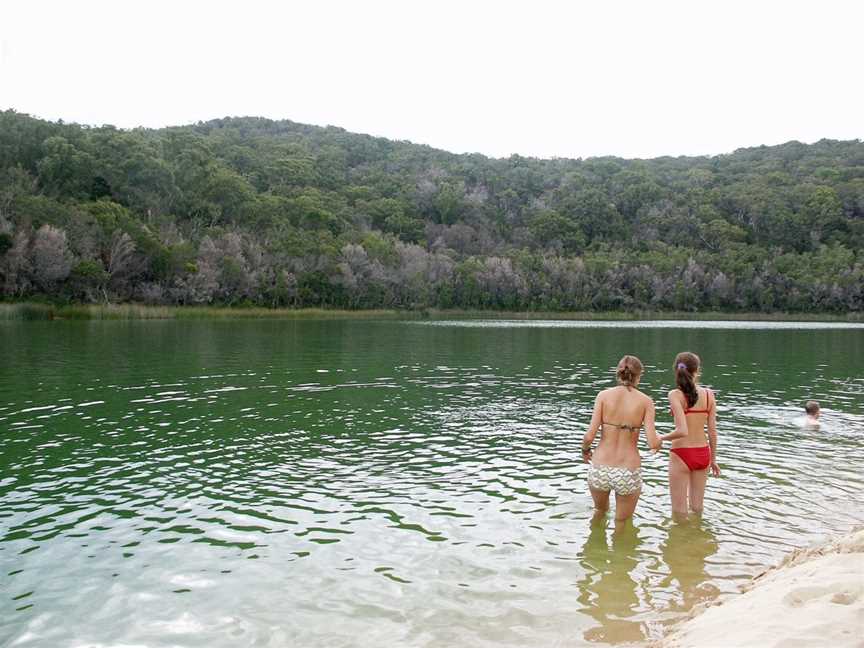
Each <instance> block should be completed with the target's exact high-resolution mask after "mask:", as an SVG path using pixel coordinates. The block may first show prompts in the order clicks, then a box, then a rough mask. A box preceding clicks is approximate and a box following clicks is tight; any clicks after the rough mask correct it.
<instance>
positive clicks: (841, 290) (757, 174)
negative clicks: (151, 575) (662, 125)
mask: <svg viewBox="0 0 864 648" xmlns="http://www.w3.org/2000/svg"><path fill="white" fill-rule="evenodd" d="M862 250H864V143H862V142H861V141H830V140H823V141H820V142H818V143H816V144H812V145H805V144H801V143H799V142H789V143H786V144H783V145H781V146H772V147H766V146H761V147H757V148H749V149H741V150H738V151H736V152H734V153H732V154H728V155H718V156H713V157H663V158H657V159H652V160H625V159H620V158H612V157H608V158H589V159H585V160H571V159H536V158H525V157H521V156H518V155H514V156H511V157H509V158H506V159H492V158H487V157H485V156H482V155H476V154H475V155H455V154H451V153H447V152H445V151H440V150H436V149H433V148H430V147H428V146H421V145H416V144H412V143H410V142H398V141H389V140H386V139H382V138H375V137H370V136H367V135H358V134H353V133H348V132H346V131H345V130H343V129H340V128H335V127H327V128H320V127H314V126H307V125H303V124H297V123H293V122H290V121H271V120H267V119H259V118H230V119H218V120H214V121H209V122H206V123H198V124H195V125H190V126H181V127H172V128H164V129H158V130H152V129H135V130H121V129H117V128H114V127H112V126H102V127H88V126H80V125H75V124H65V123H62V122H58V123H53V122H48V121H44V120H40V119H35V118H33V117H30V116H28V115H25V114H20V113H17V112H15V111H12V110H9V111H5V112H0V287H2V295H3V298H4V299H6V300H23V299H33V298H39V299H50V300H52V301H56V302H69V301H75V302H78V301H84V302H108V301H110V302H119V301H122V302H129V301H131V302H140V303H151V304H225V305H247V304H250V305H251V304H255V305H266V306H274V307H275V306H292V307H295V306H296V307H300V306H325V307H342V308H380V307H395V308H421V307H437V308H471V309H476V308H482V309H507V310H579V311H583V310H628V309H648V310H657V311H662V310H678V311H696V310H722V311H760V312H772V311H789V312H822V313H826V312H839V313H846V312H851V311H861V310H862V307H864V252H862Z"/></svg>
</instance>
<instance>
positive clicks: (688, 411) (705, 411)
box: [684, 387, 714, 414]
mask: <svg viewBox="0 0 864 648" xmlns="http://www.w3.org/2000/svg"><path fill="white" fill-rule="evenodd" d="M713 397H714V392H712V391H711V390H710V389H708V388H707V387H706V388H705V400H706V401H707V402H708V407H706V408H705V409H690V408H689V407H685V408H684V414H710V413H711V408H712V407H714V403H713V402H712V399H713Z"/></svg>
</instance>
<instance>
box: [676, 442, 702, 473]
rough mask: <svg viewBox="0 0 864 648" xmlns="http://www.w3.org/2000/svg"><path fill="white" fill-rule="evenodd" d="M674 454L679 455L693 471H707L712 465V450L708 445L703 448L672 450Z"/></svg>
mask: <svg viewBox="0 0 864 648" xmlns="http://www.w3.org/2000/svg"><path fill="white" fill-rule="evenodd" d="M672 452H674V453H675V454H676V455H678V456H679V457H680V458H681V461H683V462H684V463H685V464H687V467H688V468H689V469H690V470H691V471H694V470H705V469H706V468H707V467H708V466H710V465H711V448H709V447H708V446H707V445H706V446H702V447H701V448H672Z"/></svg>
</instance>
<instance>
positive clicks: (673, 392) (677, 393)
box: [668, 389, 684, 403]
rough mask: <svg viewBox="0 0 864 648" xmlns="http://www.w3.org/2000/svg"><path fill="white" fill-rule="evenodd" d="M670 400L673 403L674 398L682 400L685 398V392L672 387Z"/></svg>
mask: <svg viewBox="0 0 864 648" xmlns="http://www.w3.org/2000/svg"><path fill="white" fill-rule="evenodd" d="M668 396H669V402H670V403H671V402H672V401H673V400H681V399H682V398H684V394H683V393H682V392H681V390H680V389H670V390H669V394H668Z"/></svg>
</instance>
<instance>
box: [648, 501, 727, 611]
mask: <svg viewBox="0 0 864 648" xmlns="http://www.w3.org/2000/svg"><path fill="white" fill-rule="evenodd" d="M661 551H662V554H663V562H664V563H665V566H666V568H667V569H668V570H669V574H668V577H667V578H665V579H664V580H663V581H662V586H663V587H665V588H668V589H670V590H671V591H674V592H675V593H676V596H675V598H674V599H673V600H672V601H671V604H672V609H674V610H679V611H681V612H687V611H689V610H691V609H693V606H694V605H696V604H698V603H702V602H704V601H707V600H710V599H713V598H714V597H716V596H717V594H718V593H719V590H718V589H717V588H716V587H715V586H714V585H712V584H711V582H710V579H711V576H710V574H709V573H708V570H707V567H706V560H707V559H708V558H710V557H711V556H713V555H714V554H716V553H717V538H716V537H715V536H714V533H713V532H712V531H711V527H710V523H709V522H707V521H705V520H703V519H702V518H700V517H699V516H694V515H691V516H690V517H689V518H688V519H686V520H680V521H676V522H674V523H672V524H670V525H669V526H668V527H667V529H666V537H665V538H664V539H663V541H662V543H661Z"/></svg>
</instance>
